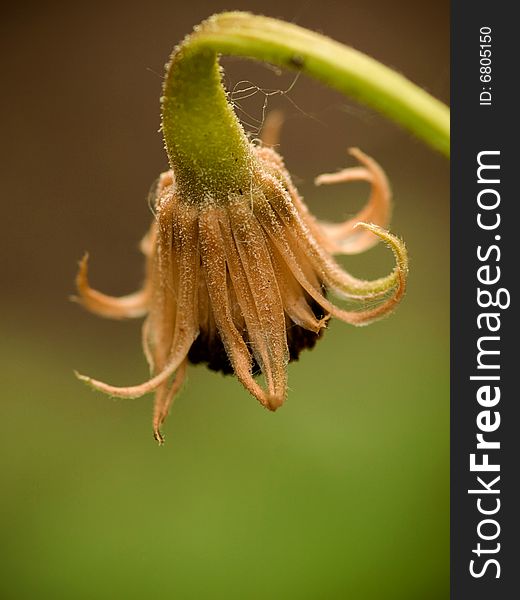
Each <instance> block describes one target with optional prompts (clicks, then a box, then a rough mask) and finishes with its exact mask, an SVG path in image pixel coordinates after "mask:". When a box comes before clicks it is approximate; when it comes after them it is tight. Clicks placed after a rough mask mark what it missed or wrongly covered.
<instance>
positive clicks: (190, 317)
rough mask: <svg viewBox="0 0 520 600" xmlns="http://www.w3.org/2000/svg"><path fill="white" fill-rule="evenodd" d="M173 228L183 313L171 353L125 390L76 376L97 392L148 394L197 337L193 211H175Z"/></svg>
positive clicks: (177, 321)
mask: <svg viewBox="0 0 520 600" xmlns="http://www.w3.org/2000/svg"><path fill="white" fill-rule="evenodd" d="M176 226H177V227H176V231H177V235H176V240H175V241H174V243H175V245H176V246H177V247H176V248H175V249H176V250H177V252H178V255H179V265H180V266H179V287H178V291H177V296H178V303H179V305H180V306H182V307H183V310H182V311H177V314H176V318H175V325H174V332H173V338H172V340H171V341H170V342H169V343H168V347H169V348H171V350H170V352H169V355H168V359H167V361H166V364H165V365H164V366H162V365H156V367H157V368H161V367H162V368H161V371H160V372H159V373H158V374H157V375H155V376H154V377H152V378H151V379H149V380H148V381H145V382H144V383H142V384H140V385H134V386H128V387H118V386H113V385H109V384H107V383H104V382H102V381H98V380H96V379H92V378H91V377H87V376H85V375H80V374H79V373H76V375H77V377H78V378H79V379H81V380H82V381H84V382H85V383H87V384H89V385H90V386H92V387H94V388H95V389H97V390H99V391H101V392H105V393H106V394H109V395H111V396H117V397H120V398H137V397H139V396H143V395H144V394H147V393H149V392H152V391H153V390H155V389H157V388H158V387H159V386H161V385H162V384H163V383H164V382H165V381H167V380H168V378H169V377H170V376H171V375H173V373H175V371H176V370H177V369H178V368H179V366H180V364H181V363H182V361H183V360H184V359H185V358H186V356H187V354H188V351H189V349H190V347H191V344H192V343H193V341H194V340H195V338H196V337H197V335H198V332H199V330H198V321H197V297H198V276H199V264H200V261H199V257H198V256H197V254H196V253H195V252H193V248H195V247H196V246H197V221H196V214H195V209H192V210H190V209H186V210H183V211H179V218H178V219H177V222H176Z"/></svg>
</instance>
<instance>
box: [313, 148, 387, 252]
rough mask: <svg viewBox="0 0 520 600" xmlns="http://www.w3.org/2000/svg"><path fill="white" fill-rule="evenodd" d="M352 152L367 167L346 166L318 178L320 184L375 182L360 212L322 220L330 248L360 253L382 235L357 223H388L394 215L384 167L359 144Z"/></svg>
mask: <svg viewBox="0 0 520 600" xmlns="http://www.w3.org/2000/svg"><path fill="white" fill-rule="evenodd" d="M349 153H350V154H351V155H352V156H354V157H355V158H357V159H358V160H359V162H360V163H362V164H363V165H364V167H351V168H348V169H343V170H342V171H339V172H338V173H333V174H324V175H320V176H319V177H316V179H315V180H314V182H315V184H316V185H322V184H331V183H345V182H348V181H368V182H369V183H370V184H371V186H372V189H371V193H370V198H369V200H368V202H367V204H366V205H365V206H364V207H363V208H362V209H361V210H360V211H359V212H358V213H357V215H355V216H354V217H352V218H351V219H347V220H346V221H345V222H344V223H326V222H324V221H319V222H318V224H319V226H320V227H321V229H322V231H323V233H324V236H325V238H326V240H327V249H328V250H329V252H332V253H333V254H358V253H359V252H363V251H364V250H368V249H369V248H371V247H372V246H374V245H375V244H377V242H378V241H379V238H378V237H377V236H376V235H374V234H373V233H372V232H370V231H368V230H366V229H363V230H361V229H356V224H357V223H359V222H360V221H364V222H368V223H374V224H375V225H378V226H379V227H387V226H388V223H389V222H390V216H391V195H392V194H391V191H390V185H389V183H388V179H387V178H386V175H385V173H384V171H383V169H382V168H381V167H380V166H379V165H378V164H377V163H376V161H375V160H373V159H372V158H370V157H369V156H367V155H366V154H364V153H363V152H361V150H359V148H350V149H349Z"/></svg>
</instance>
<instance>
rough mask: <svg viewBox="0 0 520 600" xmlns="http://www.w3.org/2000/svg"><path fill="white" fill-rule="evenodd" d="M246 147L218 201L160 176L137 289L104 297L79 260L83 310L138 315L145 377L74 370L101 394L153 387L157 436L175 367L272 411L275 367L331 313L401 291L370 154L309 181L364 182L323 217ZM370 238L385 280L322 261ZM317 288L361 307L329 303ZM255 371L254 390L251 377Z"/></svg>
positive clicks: (377, 312) (386, 194)
mask: <svg viewBox="0 0 520 600" xmlns="http://www.w3.org/2000/svg"><path fill="white" fill-rule="evenodd" d="M251 152H252V155H253V156H254V158H255V160H254V162H252V165H253V167H252V169H253V170H252V177H251V185H250V187H249V188H248V189H240V190H238V193H230V195H229V197H228V199H227V201H225V202H223V201H220V200H218V199H215V198H212V197H206V198H201V199H199V201H198V202H196V203H194V202H193V201H192V200H191V199H190V198H185V197H183V195H182V194H180V193H179V191H178V189H177V186H176V182H175V174H174V173H173V172H172V171H168V172H166V173H163V174H162V175H161V177H160V179H159V182H158V185H157V190H156V194H155V219H154V221H153V223H152V226H151V229H150V231H149V233H148V234H147V236H146V237H145V239H144V240H143V243H142V249H143V251H144V253H145V255H146V256H147V274H146V280H145V283H144V285H143V288H142V290H140V291H139V292H137V293H135V294H132V295H129V296H123V297H121V298H113V297H110V296H106V295H104V294H102V293H100V292H98V291H96V290H94V289H92V288H91V287H90V286H89V283H88V279H87V257H85V258H84V259H83V260H82V261H81V264H80V270H79V273H78V277H77V288H78V292H79V298H80V301H81V303H82V304H83V305H84V306H85V307H86V308H88V309H89V310H91V311H92V312H95V313H97V314H98V315H101V316H105V317H111V318H127V317H140V316H145V315H146V320H145V321H144V325H143V347H144V352H145V355H146V357H147V359H148V363H149V365H150V369H151V373H152V375H153V376H152V377H151V379H149V380H148V381H146V382H145V383H142V384H141V385H136V386H130V387H115V386H112V385H108V384H106V383H103V382H101V381H96V380H94V379H91V378H90V377H85V376H83V375H80V376H79V377H80V378H81V379H83V380H84V381H86V382H88V383H89V384H90V385H92V386H93V387H94V388H96V389H98V390H101V391H103V392H106V393H107V394H110V395H113V396H120V397H125V398H134V397H138V396H142V395H144V394H146V393H148V392H152V391H155V407H154V417H153V429H154V435H155V437H156V439H157V440H158V441H160V442H162V436H161V433H160V431H159V428H160V425H161V424H162V423H163V421H164V419H165V418H166V416H167V414H168V411H169V409H170V406H171V403H172V400H173V398H174V396H175V394H176V392H177V391H178V390H179V388H180V387H181V384H182V381H183V378H184V375H185V372H186V364H187V362H191V363H195V364H196V363H201V362H202V363H207V365H208V367H209V368H210V369H213V370H216V371H222V372H223V373H234V374H235V375H236V376H237V378H238V379H239V380H240V381H241V382H242V384H243V385H244V387H245V388H246V389H247V390H248V391H249V392H251V394H253V396H255V397H256V398H257V399H258V400H259V401H260V403H261V404H262V405H264V406H265V407H266V408H269V409H270V410H276V409H277V408H278V407H279V406H280V405H281V404H282V403H283V401H284V399H285V396H286V391H287V363H288V362H289V361H291V360H294V359H297V358H298V355H299V353H300V352H301V350H303V349H304V348H312V347H313V346H314V344H315V343H316V340H317V339H318V338H319V337H320V335H321V333H322V331H323V329H324V328H325V327H326V324H327V321H328V320H329V318H330V317H331V316H334V317H337V318H339V319H341V320H343V321H345V322H347V323H351V324H354V325H365V324H367V323H370V322H372V321H374V320H376V319H379V318H381V317H383V316H385V315H386V314H388V313H389V312H390V311H391V310H392V309H393V308H394V307H395V305H396V304H397V303H398V302H399V300H400V299H401V297H402V295H403V293H404V290H405V282H406V274H407V260H406V253H405V249H404V245H403V244H402V242H400V241H399V240H398V239H397V238H395V237H394V236H392V235H390V234H389V233H388V232H386V231H385V230H384V229H382V228H381V226H384V225H386V224H387V221H388V218H389V208H390V191H389V186H388V183H387V180H386V177H385V175H384V173H383V171H382V170H381V168H380V167H379V166H378V165H377V164H376V163H375V162H374V161H373V160H372V159H371V158H369V157H368V156H366V155H365V154H363V153H362V152H361V151H360V150H357V149H352V150H351V151H350V153H351V154H352V155H353V156H355V157H356V158H357V159H358V160H359V162H360V163H361V164H362V165H363V166H359V167H354V168H350V169H345V170H344V171H341V172H339V173H336V174H333V175H322V176H320V177H318V178H317V180H316V183H317V184H325V183H335V182H342V181H352V180H364V181H368V182H370V184H371V186H372V191H371V196H370V199H369V201H368V203H367V205H366V206H365V208H364V209H363V210H361V212H360V213H359V214H357V215H356V216H355V217H354V218H351V219H349V220H347V221H345V222H344V223H342V224H329V223H322V222H319V221H317V220H316V219H314V217H313V216H312V215H311V214H310V213H309V212H308V209H307V207H306V206H305V204H304V203H303V201H302V199H301V197H300V196H299V194H298V192H297V190H296V188H295V187H294V185H293V184H292V182H291V179H290V176H289V173H288V172H287V170H286V168H285V166H284V163H283V161H282V158H281V157H280V156H279V154H277V153H276V152H275V151H274V150H273V149H271V148H268V147H256V146H251ZM361 221H365V222H364V223H363V222H361ZM378 239H382V240H384V241H385V242H386V243H387V244H388V245H389V246H390V247H391V248H392V250H393V251H394V254H395V256H396V261H397V264H396V268H395V269H394V272H393V273H392V274H390V275H389V276H387V277H385V278H382V279H379V280H376V281H371V282H369V281H363V280H359V279H356V278H355V277H353V276H352V275H350V274H348V273H347V272H345V271H344V270H343V269H342V268H341V267H340V266H339V265H338V264H337V263H336V262H335V261H334V259H333V258H332V256H331V255H332V254H337V253H343V254H352V253H357V252H361V251H363V250H366V249H367V248H370V247H371V246H373V245H374V244H375V243H376V242H377V241H378ZM329 292H330V293H331V294H333V295H335V296H338V297H339V298H344V299H347V300H349V301H353V302H357V303H360V304H361V305H362V306H363V308H362V309H361V310H345V309H342V308H339V307H338V306H337V305H336V304H334V303H332V302H331V301H330V300H329V299H328V298H327V294H328V293H329ZM260 373H261V374H263V376H264V377H265V388H264V387H262V386H261V385H260V384H259V383H258V381H257V380H256V379H255V375H257V374H260Z"/></svg>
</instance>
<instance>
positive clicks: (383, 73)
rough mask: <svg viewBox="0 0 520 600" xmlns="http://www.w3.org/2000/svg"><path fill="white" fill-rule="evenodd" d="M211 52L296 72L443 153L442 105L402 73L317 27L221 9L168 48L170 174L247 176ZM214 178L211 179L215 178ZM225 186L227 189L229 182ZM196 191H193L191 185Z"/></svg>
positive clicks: (236, 126)
mask: <svg viewBox="0 0 520 600" xmlns="http://www.w3.org/2000/svg"><path fill="white" fill-rule="evenodd" d="M217 53H221V54H228V55H233V56H242V57H246V58H253V59H258V60H262V61H266V62H269V63H272V64H276V65H279V66H281V67H286V68H288V69H293V70H298V71H301V72H303V73H306V74H307V75H310V76H311V77H314V78H315V79H318V80H319V81H321V82H323V83H325V84H326V85H328V86H330V87H332V88H335V89H337V90H339V91H340V92H342V93H343V94H345V95H348V96H352V97H353V98H354V99H356V100H357V101H358V102H360V103H362V104H366V105H368V106H371V107H372V108H375V109H376V110H378V111H380V112H381V113H383V114H385V115H386V116H387V117H389V118H390V119H392V120H394V121H396V122H397V123H399V124H401V125H403V126H404V127H406V128H407V129H408V130H409V131H411V132H412V133H414V134H415V135H417V136H418V137H419V138H421V139H422V140H423V141H424V142H426V143H427V144H429V145H430V146H432V147H433V148H435V149H437V150H439V151H440V152H442V153H443V154H445V155H446V156H449V148H450V142H449V139H450V120H449V110H448V108H447V107H446V106H445V105H444V104H442V102H440V101H438V100H436V99H435V98H433V97H432V96H430V95H429V94H428V93H427V92H425V91H424V90H422V89H421V88H419V87H418V86H416V85H415V84H413V83H412V82H411V81H409V80H408V79H406V78H405V77H403V76H402V75H400V74H398V73H396V72H395V71H392V70H391V69H389V68H388V67H385V66H384V65H382V64H381V63H379V62H377V61H376V60H374V59H372V58H370V57H368V56H365V55H364V54H362V53H361V52H358V51H356V50H354V49H352V48H349V47H347V46H344V45H343V44H340V43H339V42H335V41H334V40H331V39H329V38H327V37H325V36H322V35H320V34H318V33H314V32H312V31H308V30H306V29H303V28H302V27H299V26H297V25H293V24H290V23H285V22H283V21H278V20H276V19H271V18H268V17H260V16H256V15H251V14H249V13H243V12H229V13H221V14H217V15H214V16H213V17H210V18H209V19H207V20H206V21H204V22H203V23H202V24H201V25H199V26H198V27H197V28H196V29H195V32H194V33H193V34H192V35H190V36H188V37H187V38H186V39H185V40H184V42H183V43H182V44H181V45H180V46H179V47H178V48H176V49H175V51H174V53H173V54H172V58H171V61H170V64H169V66H168V70H167V75H166V81H165V86H164V96H163V101H162V123H163V125H162V126H163V134H164V140H165V145H166V150H167V152H168V156H169V159H170V162H171V164H172V167H173V168H174V170H175V171H176V175H177V176H180V177H181V178H182V177H183V176H184V175H185V176H186V178H187V179H191V180H192V181H193V180H194V179H193V178H194V177H195V178H196V177H197V176H200V175H203V176H204V177H205V178H206V179H207V181H213V182H214V183H211V184H210V186H209V187H210V188H214V187H215V185H217V183H218V185H217V187H220V188H221V189H224V186H225V185H228V184H231V185H232V188H236V186H237V185H242V183H243V182H244V181H245V180H246V179H247V177H248V172H249V173H250V170H249V171H248V165H250V164H251V163H250V161H251V155H250V152H249V150H248V147H247V140H246V138H245V135H244V132H243V129H242V127H241V125H240V123H239V122H238V119H237V118H236V116H235V114H234V112H233V110H232V108H231V106H230V105H229V103H228V102H227V99H226V94H225V92H224V89H223V87H222V84H221V74H220V70H219V67H218V62H217ZM215 182H217V183H215ZM228 189H230V188H228ZM198 191H200V190H198Z"/></svg>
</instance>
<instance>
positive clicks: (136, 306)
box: [75, 254, 150, 319]
mask: <svg viewBox="0 0 520 600" xmlns="http://www.w3.org/2000/svg"><path fill="white" fill-rule="evenodd" d="M76 288H77V290H78V294H79V296H78V297H77V298H75V299H76V300H78V302H79V303H80V304H82V305H83V306H84V307H85V308H87V309H88V310H90V311H91V312H93V313H96V314H97V315H100V316H101V317H108V318H110V319H131V318H136V317H142V316H143V315H145V314H146V313H147V311H148V303H149V298H150V293H149V290H148V289H147V288H146V287H145V288H143V289H142V290H139V291H138V292H135V293H133V294H129V295H127V296H120V297H118V298H117V297H114V296H107V295H106V294H103V293H102V292H98V291H97V290H95V289H93V288H91V287H90V285H89V282H88V254H85V255H84V256H83V258H82V259H81V261H80V263H79V270H78V274H77V275H76Z"/></svg>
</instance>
